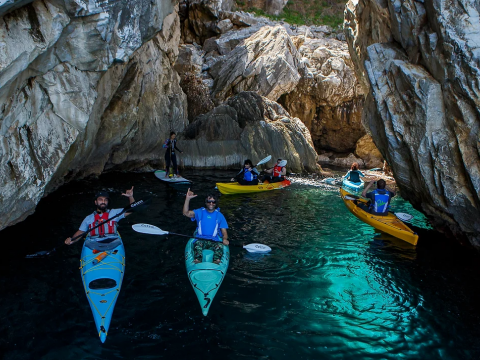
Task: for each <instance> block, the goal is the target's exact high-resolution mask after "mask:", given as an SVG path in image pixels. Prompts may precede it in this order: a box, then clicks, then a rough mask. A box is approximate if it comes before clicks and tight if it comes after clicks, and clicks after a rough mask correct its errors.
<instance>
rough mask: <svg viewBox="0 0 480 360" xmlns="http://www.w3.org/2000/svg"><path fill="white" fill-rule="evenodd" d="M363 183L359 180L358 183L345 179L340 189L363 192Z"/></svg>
mask: <svg viewBox="0 0 480 360" xmlns="http://www.w3.org/2000/svg"><path fill="white" fill-rule="evenodd" d="M363 186H364V182H363V181H362V180H360V182H353V181H350V180H347V179H345V178H344V179H343V181H342V188H343V189H345V190H347V191H354V192H359V191H362V190H363Z"/></svg>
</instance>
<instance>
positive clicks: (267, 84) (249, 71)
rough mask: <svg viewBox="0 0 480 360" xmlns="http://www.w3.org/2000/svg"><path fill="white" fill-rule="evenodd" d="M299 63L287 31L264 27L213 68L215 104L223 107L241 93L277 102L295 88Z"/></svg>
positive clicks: (298, 76)
mask: <svg viewBox="0 0 480 360" xmlns="http://www.w3.org/2000/svg"><path fill="white" fill-rule="evenodd" d="M299 64H300V56H299V54H298V51H297V49H296V48H295V45H294V44H293V42H292V40H291V39H290V37H289V35H288V34H287V32H286V30H285V29H284V28H283V27H282V26H275V27H270V26H265V27H263V28H261V29H260V30H259V31H258V32H256V33H255V34H254V35H252V36H251V37H249V38H248V39H246V40H245V41H244V43H243V44H241V45H237V46H236V47H235V49H234V50H233V51H231V52H230V53H229V54H227V55H226V56H225V57H224V58H223V59H221V60H220V61H218V62H217V63H215V65H214V66H212V67H211V68H210V70H209V73H210V75H211V76H212V77H213V79H214V81H215V82H214V85H213V89H212V97H213V99H214V102H215V103H216V104H220V103H221V102H223V101H224V100H225V99H227V98H229V97H230V96H232V95H235V94H238V93H240V92H242V91H255V92H257V93H258V94H260V95H262V96H265V97H267V98H269V99H271V100H277V99H278V98H279V97H280V96H281V95H282V94H285V93H288V92H290V91H292V90H293V89H294V88H295V87H296V85H297V83H298V81H299V80H300V74H299V72H298V67H299Z"/></svg>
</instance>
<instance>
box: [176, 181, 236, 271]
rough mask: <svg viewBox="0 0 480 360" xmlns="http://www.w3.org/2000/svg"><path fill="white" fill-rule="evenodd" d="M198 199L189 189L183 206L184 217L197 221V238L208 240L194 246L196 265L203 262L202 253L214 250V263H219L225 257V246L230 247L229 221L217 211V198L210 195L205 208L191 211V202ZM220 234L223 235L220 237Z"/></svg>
mask: <svg viewBox="0 0 480 360" xmlns="http://www.w3.org/2000/svg"><path fill="white" fill-rule="evenodd" d="M194 197H197V195H195V194H194V193H193V191H190V189H188V191H187V196H186V197H185V203H184V205H183V215H185V216H186V217H189V218H190V219H191V220H192V221H197V231H196V237H197V238H203V239H208V240H196V241H195V245H194V258H195V260H194V261H195V263H199V262H201V261H202V251H203V250H204V249H212V250H213V251H214V255H213V262H215V263H217V264H218V263H219V262H220V260H221V258H222V255H223V246H224V245H228V244H229V241H228V234H227V229H228V225H227V221H226V220H225V216H223V214H222V213H221V212H220V209H216V206H217V205H216V204H217V198H216V196H215V195H212V194H209V195H208V196H207V197H206V198H205V207H204V208H200V209H195V210H193V211H192V210H190V209H189V208H190V200H191V199H193V198H194ZM220 232H221V233H222V234H221V235H220Z"/></svg>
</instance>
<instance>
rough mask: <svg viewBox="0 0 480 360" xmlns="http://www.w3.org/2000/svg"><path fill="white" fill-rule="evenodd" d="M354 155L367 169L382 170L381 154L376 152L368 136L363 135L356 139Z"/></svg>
mask: <svg viewBox="0 0 480 360" xmlns="http://www.w3.org/2000/svg"><path fill="white" fill-rule="evenodd" d="M355 155H356V156H357V157H359V158H361V159H362V160H363V162H364V164H365V167H366V168H367V169H372V168H377V167H379V168H382V167H383V165H384V160H383V157H382V154H380V151H378V149H377V147H376V146H375V143H374V142H373V139H372V137H371V136H370V135H364V136H363V137H361V138H360V139H358V141H357V144H356V146H355Z"/></svg>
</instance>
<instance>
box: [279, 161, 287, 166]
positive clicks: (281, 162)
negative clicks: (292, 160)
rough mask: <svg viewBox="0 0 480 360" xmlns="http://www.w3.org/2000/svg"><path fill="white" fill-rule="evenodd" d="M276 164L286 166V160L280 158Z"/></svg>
mask: <svg viewBox="0 0 480 360" xmlns="http://www.w3.org/2000/svg"><path fill="white" fill-rule="evenodd" d="M278 166H281V167H284V166H287V160H282V161H280V162H279V163H278Z"/></svg>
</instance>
